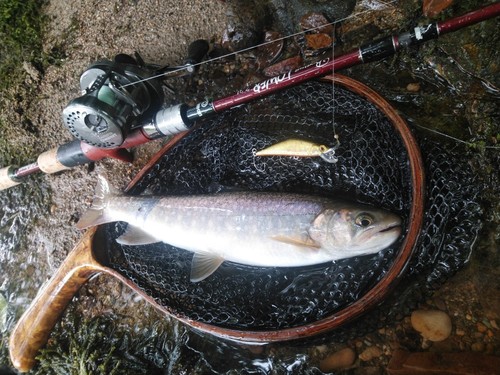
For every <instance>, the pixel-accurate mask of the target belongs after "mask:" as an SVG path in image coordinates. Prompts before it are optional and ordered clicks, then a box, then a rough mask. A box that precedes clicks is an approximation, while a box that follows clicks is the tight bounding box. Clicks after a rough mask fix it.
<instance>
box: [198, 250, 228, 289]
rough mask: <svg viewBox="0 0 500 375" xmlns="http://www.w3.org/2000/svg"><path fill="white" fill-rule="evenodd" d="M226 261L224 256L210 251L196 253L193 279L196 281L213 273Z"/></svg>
mask: <svg viewBox="0 0 500 375" xmlns="http://www.w3.org/2000/svg"><path fill="white" fill-rule="evenodd" d="M222 262H224V258H222V257H220V256H217V255H214V254H211V253H208V252H203V253H195V254H194V256H193V263H192V264H191V281H192V282H193V283H196V282H198V281H201V280H204V279H206V278H207V277H208V276H210V275H211V274H213V273H214V272H215V271H216V270H217V268H219V266H220V265H221V264H222Z"/></svg>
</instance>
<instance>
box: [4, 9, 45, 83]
mask: <svg viewBox="0 0 500 375" xmlns="http://www.w3.org/2000/svg"><path fill="white" fill-rule="evenodd" d="M44 3H45V1H44V0H41V1H40V0H23V1H19V0H0V40H1V43H0V90H1V91H4V90H5V89H7V88H9V87H12V85H15V84H18V83H20V82H21V80H22V78H23V76H24V74H25V72H24V70H23V62H24V61H27V62H30V63H31V64H32V65H33V66H35V67H36V68H37V69H42V68H43V61H44V59H45V58H44V57H43V52H42V37H41V36H42V28H43V23H44V19H43V16H42V12H41V8H42V6H43V5H44Z"/></svg>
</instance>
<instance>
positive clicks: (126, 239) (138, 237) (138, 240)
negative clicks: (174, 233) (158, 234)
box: [116, 224, 160, 246]
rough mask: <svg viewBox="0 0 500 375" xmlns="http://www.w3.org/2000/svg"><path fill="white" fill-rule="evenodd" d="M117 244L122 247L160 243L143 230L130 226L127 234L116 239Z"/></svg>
mask: <svg viewBox="0 0 500 375" xmlns="http://www.w3.org/2000/svg"><path fill="white" fill-rule="evenodd" d="M116 242H118V243H119V244H122V245H132V246H134V245H148V244H151V243H156V242H160V241H159V240H158V239H156V238H154V237H153V236H152V235H150V234H149V233H146V232H144V231H143V230H142V229H141V228H138V227H134V226H132V225H130V224H129V225H128V227H127V229H126V230H125V233H123V234H122V235H121V236H120V237H118V238H117V239H116Z"/></svg>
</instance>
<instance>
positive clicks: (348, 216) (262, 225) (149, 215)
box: [76, 176, 401, 282]
mask: <svg viewBox="0 0 500 375" xmlns="http://www.w3.org/2000/svg"><path fill="white" fill-rule="evenodd" d="M116 221H123V222H126V223H127V227H126V229H125V231H124V233H123V234H122V235H121V236H119V237H118V238H117V239H116V241H117V242H118V243H120V244H122V245H130V246H134V245H147V244H151V243H157V242H164V243H167V244H170V245H172V246H175V247H177V248H182V249H185V250H188V251H191V252H193V253H194V255H193V260H192V265H191V273H190V280H191V281H192V282H199V281H202V280H204V279H205V278H207V277H208V276H210V275H211V274H212V273H214V272H215V271H216V270H217V269H218V268H219V266H220V265H221V264H222V263H223V262H225V261H230V262H234V263H240V264H245V265H249V266H259V267H303V266H308V265H314V264H321V263H326V262H331V261H335V260H338V259H344V258H349V257H354V256H360V255H366V254H373V253H376V252H379V251H381V250H382V249H385V248H387V247H388V246H390V245H392V244H393V243H394V242H395V241H396V240H397V239H398V238H399V236H400V235H401V218H400V217H399V216H398V215H397V214H394V213H392V212H390V211H387V210H383V209H379V208H375V207H371V206H367V205H362V204H359V203H355V202H348V201H344V200H334V199H331V198H328V197H322V196H315V195H306V194H295V193H278V192H252V191H247V192H219V193H216V194H205V195H185V196H183V195H180V196H153V195H139V196H128V195H125V194H123V193H121V192H120V191H118V190H117V189H115V188H114V187H112V186H111V185H110V184H109V182H108V181H107V180H106V178H105V177H103V176H100V177H99V179H98V183H97V186H96V189H95V195H94V199H93V202H92V205H91V207H90V208H89V209H88V210H87V211H86V212H85V213H84V214H83V215H82V216H81V218H80V220H79V221H78V222H77V224H76V226H77V227H78V228H79V229H85V228H88V227H91V226H95V225H99V224H104V223H110V222H116Z"/></svg>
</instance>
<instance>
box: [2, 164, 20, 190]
mask: <svg viewBox="0 0 500 375" xmlns="http://www.w3.org/2000/svg"><path fill="white" fill-rule="evenodd" d="M12 171H13V167H12V166H9V167H5V168H2V169H0V190H6V189H8V188H11V187H13V186H16V185H19V182H17V181H14V180H13V179H12Z"/></svg>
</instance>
